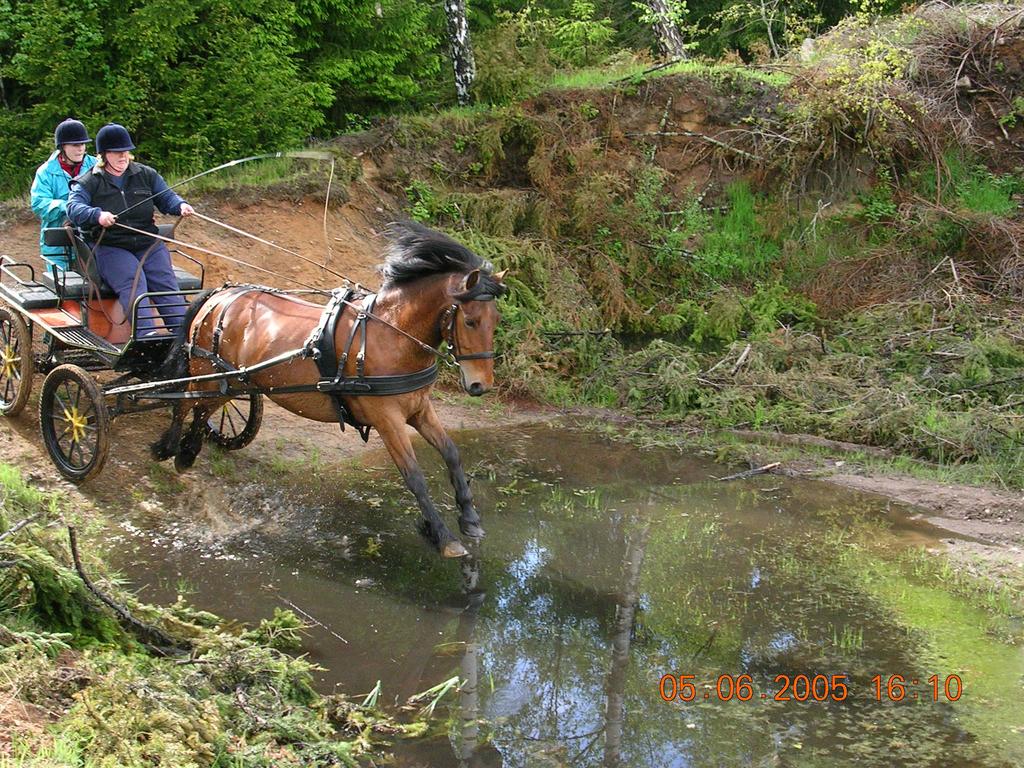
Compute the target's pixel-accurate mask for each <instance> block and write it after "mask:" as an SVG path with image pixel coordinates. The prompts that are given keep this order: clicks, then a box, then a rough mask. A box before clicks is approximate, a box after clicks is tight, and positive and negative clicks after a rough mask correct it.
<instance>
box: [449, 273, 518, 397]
mask: <svg viewBox="0 0 1024 768" xmlns="http://www.w3.org/2000/svg"><path fill="white" fill-rule="evenodd" d="M504 276H505V273H504V272H499V273H497V274H493V275H492V274H490V273H488V272H484V271H481V270H479V269H474V270H473V271H472V272H470V273H469V274H467V275H465V276H464V277H463V278H462V279H461V280H457V281H453V283H452V287H451V290H450V294H451V299H452V304H451V306H449V307H448V309H446V310H445V312H444V314H443V315H442V316H441V337H442V338H443V339H444V340H445V341H447V342H448V347H449V348H450V349H451V352H452V355H454V357H455V360H456V362H457V363H458V364H459V373H460V375H461V378H462V388H463V389H465V390H466V392H468V393H469V394H471V395H482V394H484V393H485V392H487V391H488V390H490V389H491V387H493V386H494V329H495V328H496V327H497V325H498V320H499V319H501V316H500V315H499V314H498V303H497V299H498V297H499V296H502V295H503V294H504V293H505V292H506V291H507V290H508V289H507V288H506V286H505V284H504V283H503V282H502V278H503V277H504Z"/></svg>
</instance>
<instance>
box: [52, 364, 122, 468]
mask: <svg viewBox="0 0 1024 768" xmlns="http://www.w3.org/2000/svg"><path fill="white" fill-rule="evenodd" d="M39 428H40V430H41V431H42V433H43V443H44V444H45V445H46V450H47V452H48V453H49V454H50V459H51V460H52V461H53V463H54V465H55V466H56V467H57V469H58V470H59V471H60V473H61V474H62V475H64V477H66V478H67V479H68V480H71V481H72V482H75V483H81V482H84V481H86V480H88V479H89V478H91V477H95V476H96V475H97V474H99V472H100V470H101V469H103V465H104V464H105V463H106V461H107V453H108V451H109V448H110V414H109V413H108V411H107V403H106V400H105V399H104V397H103V391H102V390H101V389H100V387H99V385H98V384H97V383H96V380H95V379H94V378H93V377H92V376H90V375H89V374H88V372H86V371H85V370H83V369H82V368H79V367H78V366H77V365H59V366H57V367H56V368H54V369H53V370H52V371H50V373H49V374H48V375H47V377H46V379H44V381H43V390H42V393H41V394H40V396H39Z"/></svg>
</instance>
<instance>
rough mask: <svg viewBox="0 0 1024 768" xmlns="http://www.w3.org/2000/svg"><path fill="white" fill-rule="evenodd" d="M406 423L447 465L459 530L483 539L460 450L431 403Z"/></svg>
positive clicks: (471, 536)
mask: <svg viewBox="0 0 1024 768" xmlns="http://www.w3.org/2000/svg"><path fill="white" fill-rule="evenodd" d="M409 424H411V425H412V426H413V427H415V429H416V431H417V432H419V433H420V434H421V435H423V438H424V439H425V440H426V441H427V442H428V443H430V444H431V445H432V446H434V448H436V449H437V452H438V453H440V454H441V456H443V457H444V463H445V464H446V465H447V466H448V479H449V480H451V483H452V486H453V487H454V488H455V501H456V503H457V504H458V505H459V530H461V531H462V533H463V535H464V536H468V537H469V538H471V539H481V538H483V535H484V529H483V527H482V526H481V525H480V515H479V514H478V513H477V511H476V507H474V506H473V492H472V491H470V490H469V482H468V481H467V480H466V473H465V472H463V471H462V459H461V458H460V457H459V449H458V448H457V447H456V445H455V443H454V442H453V441H452V439H451V438H450V437H448V433H447V432H445V431H444V426H443V425H442V424H441V420H440V419H439V418H437V412H436V411H434V406H433V404H431V402H430V401H429V400H428V401H427V402H426V405H425V406H424V407H423V409H421V410H420V411H419V412H418V413H416V415H414V416H413V417H412V418H410V419H409Z"/></svg>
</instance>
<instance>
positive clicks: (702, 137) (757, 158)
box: [623, 131, 767, 163]
mask: <svg viewBox="0 0 1024 768" xmlns="http://www.w3.org/2000/svg"><path fill="white" fill-rule="evenodd" d="M623 136H626V137H627V138H638V137H641V136H686V137H688V138H691V139H700V140H701V141H706V142H707V143H708V144H714V145H715V146H716V147H720V148H722V149H724V150H727V151H729V152H732V153H734V154H737V155H739V156H740V157H745V158H747V159H748V160H753V161H755V162H758V163H764V162H767V161H766V160H765V159H764V158H763V157H761V156H759V155H755V154H753V153H752V152H747V150H745V149H740V148H739V147H734V146H733V145H732V144H727V143H726V142H724V141H719V140H718V139H716V138H714V137H712V136H708V135H707V134H706V133H697V132H696V131H643V132H640V133H624V134H623Z"/></svg>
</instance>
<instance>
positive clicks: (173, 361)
mask: <svg viewBox="0 0 1024 768" xmlns="http://www.w3.org/2000/svg"><path fill="white" fill-rule="evenodd" d="M216 292H217V289H216V288H211V289H209V290H207V291H203V292H202V293H200V294H199V295H198V296H196V297H195V299H193V301H192V303H191V304H190V305H189V307H188V310H187V311H186V312H185V316H184V317H183V318H182V319H181V325H180V326H179V327H178V330H177V331H175V334H174V343H173V344H172V345H171V348H170V349H169V350H167V357H165V358H164V361H163V362H162V363H161V364H160V367H159V368H158V369H157V372H156V377H157V379H181V378H184V377H185V376H187V375H188V353H187V352H186V350H185V342H186V341H188V331H189V328H191V327H192V321H193V320H195V319H196V315H198V314H199V310H200V309H202V307H203V304H205V303H206V301H207V300H208V299H209V298H210V296H212V295H213V294H214V293H216Z"/></svg>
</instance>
